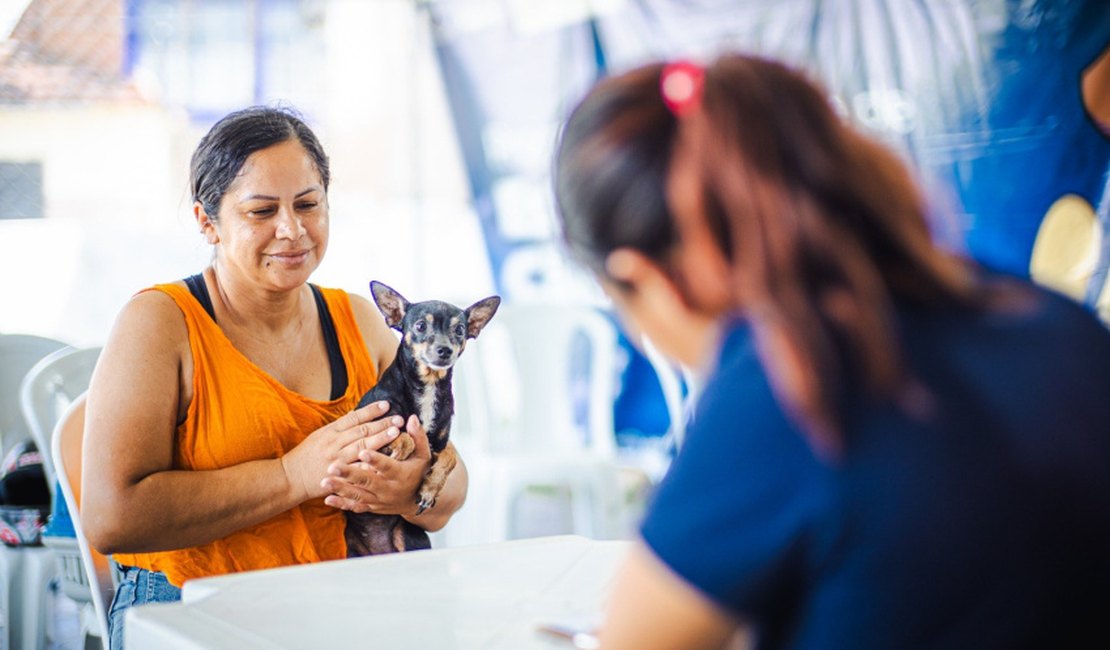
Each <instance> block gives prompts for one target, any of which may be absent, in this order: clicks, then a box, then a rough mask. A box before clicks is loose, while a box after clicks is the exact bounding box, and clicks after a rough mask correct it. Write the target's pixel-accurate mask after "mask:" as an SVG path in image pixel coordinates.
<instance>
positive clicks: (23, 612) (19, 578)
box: [0, 334, 66, 650]
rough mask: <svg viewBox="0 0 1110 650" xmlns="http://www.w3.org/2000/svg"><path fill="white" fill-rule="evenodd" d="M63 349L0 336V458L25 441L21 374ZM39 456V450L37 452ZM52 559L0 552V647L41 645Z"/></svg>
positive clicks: (23, 550) (36, 553)
mask: <svg viewBox="0 0 1110 650" xmlns="http://www.w3.org/2000/svg"><path fill="white" fill-rule="evenodd" d="M64 347H66V344H65V343H63V342H61V341H57V340H55V339H51V338H46V337H42V336H34V335H30V334H3V335H0V458H4V457H6V456H7V454H8V452H9V451H10V450H11V448H12V447H14V446H15V445H16V444H18V443H20V442H23V441H24V440H27V439H29V438H31V433H30V430H29V429H28V426H27V423H26V421H25V420H24V418H23V414H22V411H21V410H20V407H19V389H20V385H21V383H22V382H23V378H24V377H25V376H26V375H27V372H28V371H29V370H31V368H32V367H33V366H34V365H35V364H36V363H37V362H38V361H39V360H40V359H42V358H43V357H45V356H47V355H49V354H50V353H52V352H54V351H55V350H58V349H61V348H64ZM39 451H40V452H41V451H42V449H41V448H40V449H39ZM54 574H55V568H54V556H53V554H52V553H51V552H50V551H49V550H48V549H45V548H41V547H19V548H7V547H0V606H2V607H3V609H2V610H0V613H2V614H4V617H3V620H2V621H0V632H2V633H3V635H2V637H0V644H7V645H10V646H11V647H12V648H13V650H16V649H24V650H31V649H36V650H37V649H39V648H42V647H43V646H44V644H45V641H46V629H47V625H46V623H47V616H46V614H47V611H48V607H47V602H48V600H47V599H48V598H49V594H50V592H49V586H50V582H51V580H53V578H54Z"/></svg>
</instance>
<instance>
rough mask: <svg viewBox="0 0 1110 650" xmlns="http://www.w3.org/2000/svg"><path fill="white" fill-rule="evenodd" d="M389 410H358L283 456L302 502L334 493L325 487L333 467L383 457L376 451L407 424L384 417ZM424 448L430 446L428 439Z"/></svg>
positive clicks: (381, 406) (377, 406)
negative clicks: (365, 456)
mask: <svg viewBox="0 0 1110 650" xmlns="http://www.w3.org/2000/svg"><path fill="white" fill-rule="evenodd" d="M388 411H389V403H388V402H374V403H372V404H367V405H366V406H364V407H362V408H360V409H355V410H354V411H351V412H350V413H348V414H346V415H344V416H343V417H341V418H339V419H338V420H336V421H335V422H332V423H331V424H328V425H325V426H323V427H320V428H319V429H317V430H316V431H313V432H312V433H310V434H309V435H308V437H307V438H305V439H304V440H303V441H302V442H301V443H300V444H299V445H297V446H296V447H294V448H293V449H292V450H290V451H289V453H287V454H285V455H284V456H282V458H281V466H282V469H284V470H285V477H286V480H288V481H289V485H290V487H291V488H292V489H293V490H294V491H295V492H297V493H298V495H299V496H300V501H301V502H303V501H307V500H309V499H314V498H317V497H322V496H325V495H327V494H330V493H331V492H332V490H330V489H328V488H327V487H325V484H324V482H325V481H326V480H327V479H326V478H325V477H327V476H328V474H329V469H330V468H331V467H333V466H346V465H349V464H350V463H356V462H358V460H359V457H360V454H363V453H374V454H376V455H378V456H381V455H382V454H378V453H377V450H378V449H380V448H381V447H384V446H385V445H387V444H389V443H390V442H392V441H393V439H395V438H396V437H397V435H398V434H399V433H400V425H401V424H402V423H403V422H404V420H402V419H401V418H400V417H399V416H392V417H384V416H385V414H386V413H387V412H388ZM421 431H423V430H421ZM424 446H425V447H427V437H425V438H424Z"/></svg>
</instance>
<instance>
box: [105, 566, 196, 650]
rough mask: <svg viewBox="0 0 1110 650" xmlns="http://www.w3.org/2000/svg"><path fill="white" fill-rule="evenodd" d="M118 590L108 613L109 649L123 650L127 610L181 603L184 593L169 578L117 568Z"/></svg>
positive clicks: (121, 567)
mask: <svg viewBox="0 0 1110 650" xmlns="http://www.w3.org/2000/svg"><path fill="white" fill-rule="evenodd" d="M116 569H117V570H118V572H119V586H117V587H116V595H115V597H114V598H112V606H111V607H110V608H109V609H108V637H109V639H108V648H109V650H122V649H123V615H124V613H125V612H126V611H127V608H128V607H133V606H135V605H145V604H147V603H172V602H175V601H178V600H181V590H180V589H178V588H177V587H175V586H173V585H171V584H170V581H169V580H167V579H166V574H164V573H158V572H151V571H147V570H146V569H137V568H135V567H130V566H123V565H122V564H117V565H116Z"/></svg>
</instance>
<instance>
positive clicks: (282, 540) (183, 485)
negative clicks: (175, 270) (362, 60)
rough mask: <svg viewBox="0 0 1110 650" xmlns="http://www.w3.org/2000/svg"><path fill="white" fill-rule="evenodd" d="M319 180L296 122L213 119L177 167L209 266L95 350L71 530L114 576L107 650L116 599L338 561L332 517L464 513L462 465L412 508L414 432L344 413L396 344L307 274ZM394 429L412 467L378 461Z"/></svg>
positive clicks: (142, 305)
mask: <svg viewBox="0 0 1110 650" xmlns="http://www.w3.org/2000/svg"><path fill="white" fill-rule="evenodd" d="M328 181H329V170H328V159H327V156H326V155H325V153H324V151H323V149H322V147H321V145H320V143H319V141H318V140H317V138H316V136H315V135H314V134H313V133H312V131H311V130H310V129H309V128H308V126H307V125H305V124H304V122H303V121H302V120H301V119H299V118H298V117H297V116H296V115H295V114H293V113H292V112H290V111H286V110H281V109H273V108H266V107H255V108H249V109H244V110H242V111H238V112H235V113H232V114H230V115H228V116H227V117H225V118H224V119H222V120H220V121H219V122H218V123H216V124H215V125H214V126H213V127H212V129H211V130H210V131H209V132H208V134H207V135H206V136H205V137H204V138H203V139H202V140H201V142H200V144H199V145H198V147H197V149H196V151H195V153H194V155H193V160H192V169H191V188H192V192H193V199H194V202H195V203H194V208H193V210H194V214H195V216H196V222H197V225H198V227H199V229H200V232H201V234H202V235H203V236H204V237H205V238H206V240H207V241H208V243H210V244H211V245H212V247H213V253H214V255H213V259H212V263H211V265H210V266H209V267H208V268H206V269H205V270H204V271H203V273H201V274H198V275H196V276H193V277H191V278H188V279H186V280H182V281H178V282H172V283H169V284H159V285H155V286H154V287H152V288H150V289H148V290H145V291H142V292H140V293H139V294H137V295H135V296H134V297H133V298H132V299H131V301H130V302H129V303H128V304H127V305H126V306H125V307H124V308H123V310H122V312H121V314H120V315H119V317H118V319H117V321H116V324H115V326H114V328H113V330H112V332H111V335H110V337H109V339H108V342H107V344H106V345H105V347H104V351H103V353H102V356H101V357H100V361H99V364H98V366H97V368H96V371H95V374H94V377H93V380H92V385H91V388H90V391H89V396H88V403H87V420H86V422H87V424H86V430H85V441H84V461H83V478H82V488H83V489H82V495H83V501H82V518H81V519H82V523H83V525H84V530H85V532H86V534H87V535H88V538H89V541H90V543H91V544H92V545H93V546H94V547H95V548H97V549H98V550H100V551H101V552H103V553H105V554H109V553H110V554H112V556H113V560H114V561H115V562H116V563H117V564H118V565H119V569H120V571H121V572H122V579H121V582H120V584H119V587H118V589H117V591H116V595H115V599H114V601H113V603H112V606H111V610H110V622H111V625H110V628H111V633H110V636H111V647H112V648H113V649H116V648H119V647H121V640H122V621H123V614H124V612H125V610H126V609H127V608H128V607H131V606H133V605H138V604H143V603H145V602H152V601H167V600H178V599H180V597H181V591H180V588H181V586H182V585H183V584H184V583H185V581H187V580H190V579H193V578H199V577H203V576H211V575H219V574H225V573H230V572H236V571H246V570H254V569H263V568H269V567H276V566H284V565H291V564H300V563H307V562H317V561H322V560H335V559H340V558H345V557H346V554H347V549H346V542H345V540H344V529H345V524H346V519H345V516H344V512H343V510H344V509H347V510H357V511H363V512H365V511H372V512H378V513H383V514H400V515H402V516H404V517H405V518H406V519H408V520H409V521H412V522H413V523H415V524H417V525H419V526H421V527H424V528H426V529H428V530H437V529H439V528H441V527H442V526H443V525H444V524H445V523H446V522H447V520H448V518H449V517H450V516H451V515H452V513H454V512H455V511H456V510H457V509H458V508H459V507H460V506H461V505H462V502H463V499H464V498H465V494H466V486H467V474H466V470H465V468H463V469H462V471H458V469H456V471H454V472H452V473H451V475H450V478H449V480H448V482H447V486H446V487H445V489H444V491H443V493H442V494H441V495H440V498H439V499H438V501H437V502H436V505H435V507H433V508H432V509H430V510H428V511H427V512H425V513H424V514H421V515H419V516H417V512H416V511H417V504H416V497H415V494H416V491H417V489H418V487H419V484H420V482H421V480H422V478H423V476H424V474H425V472H426V471H427V469H428V466H429V463H430V454H429V450H428V443H427V437H426V435H425V434H424V430H423V428H422V426H421V424H420V423H419V421H418V420H417V419H416V417H415V416H413V417H412V418H410V420H409V422H407V423H406V422H404V421H403V420H402V419H401V417H399V416H397V415H394V414H387V413H386V410H387V409H388V405H384V404H382V403H375V404H371V405H369V406H366V407H363V408H361V409H358V410H357V411H356V410H353V409H354V408H355V406H356V405H357V403H358V401H359V399H360V398H361V397H362V395H363V394H364V393H365V392H366V391H367V390H369V389H370V388H371V387H372V386H373V385H374V384H375V382H376V381H377V378H378V376H379V375H380V373H381V371H382V370H383V369H385V368H386V367H388V366H389V364H390V363H392V361H393V357H394V355H395V353H396V350H397V339H396V337H395V336H394V335H393V333H392V332H391V331H390V329H389V328H388V327H387V326H386V324H385V321H384V319H383V317H382V316H381V314H380V313H379V311H378V309H377V308H376V307H374V306H372V305H371V303H370V302H369V301H368V300H366V299H365V298H362V297H360V296H353V295H348V294H347V293H346V292H344V291H341V290H337V289H326V288H323V289H322V288H319V287H317V286H315V285H312V284H310V283H309V282H308V280H309V277H310V276H311V275H312V272H313V271H314V270H315V269H316V268H317V266H318V265H319V264H320V261H321V259H322V258H323V256H324V252H325V251H326V249H327V244H328V228H329V221H328V219H329V217H328V195H327V192H328ZM383 241H384V240H383ZM403 425H407V430H408V431H409V432H410V433H412V434H413V436H414V438H415V439H416V441H417V450H416V452H414V454H413V456H412V457H410V458H409V459H408V460H405V461H395V460H393V459H391V458H389V457H387V456H385V455H383V454H380V453H377V452H376V451H375V450H377V449H378V448H380V447H382V446H384V445H385V444H386V443H388V442H389V441H390V440H392V439H393V438H394V437H395V436H396V435H397V434H398V429H399V427H402V426H403ZM460 467H461V466H460Z"/></svg>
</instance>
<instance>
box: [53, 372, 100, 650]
mask: <svg viewBox="0 0 1110 650" xmlns="http://www.w3.org/2000/svg"><path fill="white" fill-rule="evenodd" d="M84 435H85V395H84V394H82V395H80V396H79V397H77V398H76V399H75V400H74V402H73V404H71V405H70V407H69V408H68V409H67V410H66V412H65V413H64V414H63V415H62V416H61V418H60V419H59V420H58V424H57V426H56V427H55V428H54V435H53V439H52V441H51V443H52V446H53V450H52V451H53V457H54V471H55V472H56V473H57V476H58V483H59V485H60V486H61V488H62V497H63V498H64V499H65V501H66V506H67V507H68V508H69V512H70V515H71V516H72V517H73V528H74V530H75V531H76V533H77V546H78V549H79V550H80V554H81V564H82V565H83V566H84V569H85V577H86V579H87V581H88V586H89V591H90V596H91V598H90V601H91V602H89V603H86V605H85V607H83V608H82V612H81V624H82V625H81V628H82V632H83V634H84V647H85V648H89V647H90V645H91V646H95V645H96V643H97V642H99V643H100V644H102V647H104V648H107V647H108V606H109V605H110V604H111V603H112V596H113V594H114V591H115V587H114V585H113V581H112V571H111V567H110V564H109V561H108V558H107V557H105V556H104V555H103V554H101V553H100V552H98V551H97V550H96V549H94V548H92V547H91V546H89V542H88V540H87V539H85V533H84V529H83V528H82V526H81V442H82V439H83V438H84ZM90 606H91V608H92V611H91V612H90V611H89V607H90Z"/></svg>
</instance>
